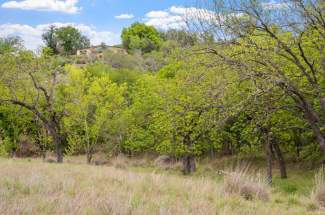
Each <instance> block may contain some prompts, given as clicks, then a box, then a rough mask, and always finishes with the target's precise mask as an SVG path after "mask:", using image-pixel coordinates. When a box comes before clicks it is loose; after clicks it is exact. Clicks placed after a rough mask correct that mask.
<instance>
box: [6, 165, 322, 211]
mask: <svg viewBox="0 0 325 215" xmlns="http://www.w3.org/2000/svg"><path fill="white" fill-rule="evenodd" d="M277 198H282V203H278V201H275V200H272V199H271V200H270V201H268V202H264V201H260V200H254V201H247V200H245V199H243V198H241V197H240V196H237V195H232V194H227V193H225V192H224V188H223V183H222V182H221V181H220V182H218V181H216V180H213V179H211V178H195V177H183V176H177V175H165V174H154V173H135V172H130V171H128V170H126V169H118V168H114V167H106V166H89V165H80V164H49V163H42V162H40V161H34V160H32V161H22V160H16V161H13V160H1V159H0V214H5V215H16V214H17V215H18V214H19V215H20V214H42V215H43V214H45V215H46V214H51V215H52V214H58V215H59V214H60V215H62V214H73V215H74V214H78V215H79V214H95V215H96V214H109V215H110V214H112V215H115V214H116V215H117V214H118V215H128V214H132V215H156V214H162V215H169V214H170V215H177V214H186V215H188V214H189V215H190V214H195V215H200V214H202V215H209V214H214V215H215V214H218V215H223V214H224V215H226V214H227V215H232V214H244V215H245V214H246V215H251V214H252V215H254V214H259V215H260V214H269V215H272V214H276V215H278V214H281V215H289V214H290V215H294V214H297V215H298V214H299V215H301V214H320V212H319V211H317V210H316V209H315V210H309V209H308V208H307V207H306V206H305V205H294V206H292V207H291V206H288V204H287V203H285V201H286V198H285V196H283V197H277Z"/></svg>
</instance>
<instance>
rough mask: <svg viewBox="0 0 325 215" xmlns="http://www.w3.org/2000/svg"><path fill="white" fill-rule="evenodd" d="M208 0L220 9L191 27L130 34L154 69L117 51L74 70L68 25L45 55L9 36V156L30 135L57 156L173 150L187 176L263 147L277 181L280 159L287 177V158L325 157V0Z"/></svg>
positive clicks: (0, 70)
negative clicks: (202, 165)
mask: <svg viewBox="0 0 325 215" xmlns="http://www.w3.org/2000/svg"><path fill="white" fill-rule="evenodd" d="M210 2H211V3H213V4H211V5H218V7H212V8H209V7H208V6H209V5H210V4H208V5H203V6H204V7H203V9H202V10H201V13H199V14H195V16H194V15H193V14H191V15H190V16H189V17H188V19H189V20H188V23H189V24H188V29H189V30H175V29H174V30H169V31H166V32H159V31H158V30H156V29H155V28H153V27H151V26H146V25H144V24H141V23H135V24H133V25H132V26H130V27H128V28H125V29H124V30H123V32H122V36H121V38H122V42H123V44H122V45H123V46H124V48H125V49H126V50H127V51H128V52H129V54H128V55H127V59H131V60H134V59H136V60H135V61H138V59H140V58H141V59H144V61H145V62H146V63H147V64H150V65H151V66H150V67H148V68H154V69H148V70H143V69H141V67H133V66H129V65H130V64H128V63H126V62H125V61H119V62H120V63H119V64H118V65H119V66H115V65H116V64H113V63H112V59H113V58H114V56H112V55H108V54H107V56H108V57H107V58H109V59H110V61H97V62H93V63H91V64H88V65H86V66H85V67H82V68H80V67H78V66H75V65H73V63H71V58H70V57H69V55H66V53H73V51H71V50H72V49H70V48H71V47H74V50H75V47H79V46H78V45H72V44H70V43H69V42H68V41H69V40H67V42H64V40H65V39H64V37H63V36H62V35H63V34H64V33H62V32H61V33H60V31H65V30H69V31H70V30H71V29H70V28H68V29H64V30H62V29H55V28H50V29H49V30H48V31H47V32H46V33H45V34H44V35H43V38H44V40H45V41H47V43H46V45H47V48H50V49H52V51H51V52H46V51H43V52H42V54H41V55H35V54H34V53H32V52H30V51H26V50H24V49H23V48H22V47H21V43H19V42H15V41H14V42H12V40H8V38H7V39H1V40H0V77H1V78H0V92H1V93H0V103H1V105H0V137H1V144H0V154H1V153H2V154H6V155H10V154H13V153H14V152H17V151H19V142H20V141H21V139H22V136H24V137H25V138H27V139H28V140H29V142H31V143H32V144H33V145H35V146H36V148H37V149H38V151H39V152H40V153H44V152H45V151H47V150H54V151H55V152H56V155H57V161H58V162H63V157H64V155H65V154H86V157H87V161H88V163H91V162H92V158H93V155H94V154H95V153H96V152H105V153H106V154H107V156H115V155H118V154H121V153H123V154H126V155H128V156H131V157H132V156H141V155H143V154H146V153H151V154H164V155H169V156H171V157H172V158H175V159H180V160H182V162H183V172H184V173H185V174H190V173H192V172H194V171H195V169H196V160H197V159H199V158H204V157H220V156H224V155H238V154H248V155H259V154H264V155H265V158H266V164H267V167H268V179H269V182H270V183H271V182H272V164H273V159H276V161H277V163H278V164H279V167H280V173H281V177H282V178H286V177H287V171H286V162H285V161H286V159H288V158H291V159H295V160H297V161H301V160H312V161H315V162H318V161H319V162H322V161H324V151H325V133H324V122H325V118H324V114H325V112H324V111H325V99H324V93H325V92H324V80H325V79H324V78H325V76H324V74H325V72H324V71H325V70H324V65H325V64H324V57H325V55H324V47H325V40H324V39H325V37H324V35H325V27H324V26H325V24H324V20H325V14H324V4H323V3H322V2H321V1H311V0H310V1H309V0H308V1H300V0H299V1H298V0H291V1H283V2H282V1H279V2H277V3H276V4H277V10H274V7H275V6H274V5H273V7H271V6H270V5H266V4H264V3H263V2H259V1H252V0H248V1H241V2H238V1H234V2H229V1H227V2H223V1H220V0H212V1H210ZM280 6H281V9H279V7H280ZM202 11H203V12H202ZM207 12H209V14H210V16H208V17H209V19H207V18H206V17H207V16H202V13H207ZM211 14H212V15H211ZM79 33H80V32H79ZM60 35H61V36H60ZM78 38H80V41H83V42H84V43H83V44H84V45H82V47H85V46H89V42H85V41H88V40H87V39H85V38H83V37H82V35H81V36H80V35H79V37H78ZM16 41H19V40H16ZM51 41H52V42H51ZM53 41H54V42H53ZM57 41H61V42H57ZM73 41H76V40H75V39H74V40H73ZM53 44H54V45H53ZM58 44H60V45H62V46H63V47H65V45H67V44H68V45H67V47H70V48H67V49H66V48H63V49H62V50H64V51H63V52H60V51H57V50H60V48H59V49H57V48H58V46H60V45H58ZM78 44H79V43H78ZM2 47H4V48H2ZM8 47H9V48H8ZM139 55H140V57H139ZM115 57H116V56H115ZM122 58H123V60H125V59H126V57H122ZM124 65H126V66H124ZM131 65H133V64H131Z"/></svg>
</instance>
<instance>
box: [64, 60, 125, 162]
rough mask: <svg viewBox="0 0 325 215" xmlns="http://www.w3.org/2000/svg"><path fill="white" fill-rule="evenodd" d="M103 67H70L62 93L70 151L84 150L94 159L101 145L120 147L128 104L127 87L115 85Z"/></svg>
mask: <svg viewBox="0 0 325 215" xmlns="http://www.w3.org/2000/svg"><path fill="white" fill-rule="evenodd" d="M99 68H100V67H99V66H96V65H95V69H94V68H91V67H90V68H88V69H84V70H83V69H78V68H75V67H68V68H67V72H68V83H67V84H66V85H65V86H64V87H63V90H62V92H63V95H64V97H65V100H66V105H65V110H66V113H67V117H65V118H64V127H65V129H66V130H67V131H68V140H69V146H70V148H69V149H70V152H73V151H77V150H78V149H82V150H83V151H84V152H86V153H87V155H89V156H91V155H92V154H93V153H94V152H95V150H96V146H98V145H99V144H114V143H115V144H119V141H116V139H118V137H119V135H121V134H122V133H123V128H122V127H121V126H120V123H119V118H120V116H121V112H122V111H123V108H124V105H125V99H124V93H125V91H126V85H124V84H122V85H117V84H116V83H113V82H112V81H111V80H110V78H109V75H108V73H105V72H101V70H98V69H99ZM92 71H95V72H92ZM113 148H119V147H118V146H116V147H113Z"/></svg>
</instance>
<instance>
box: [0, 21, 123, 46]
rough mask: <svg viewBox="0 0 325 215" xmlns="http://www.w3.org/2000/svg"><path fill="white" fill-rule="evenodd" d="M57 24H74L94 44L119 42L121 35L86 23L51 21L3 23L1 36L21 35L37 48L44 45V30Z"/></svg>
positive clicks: (58, 25) (0, 29)
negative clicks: (45, 22)
mask: <svg viewBox="0 0 325 215" xmlns="http://www.w3.org/2000/svg"><path fill="white" fill-rule="evenodd" d="M51 25H55V26H57V27H63V26H68V25H71V26H74V27H75V28H77V29H79V30H80V31H81V33H82V34H83V35H85V36H87V37H88V38H89V39H90V42H91V43H92V44H93V45H99V44H101V43H102V42H104V43H106V44H109V45H112V44H117V43H118V42H119V35H117V34H114V33H111V32H109V31H97V30H96V29H95V28H94V27H91V26H87V25H84V24H75V23H51V24H43V25H37V26H30V25H21V24H2V25H0V37H8V36H20V37H21V38H22V39H23V40H24V41H25V46H26V48H28V49H31V50H37V49H38V48H39V47H40V46H42V45H44V44H43V41H42V34H43V32H44V31H45V30H46V29H48V28H49V26H51Z"/></svg>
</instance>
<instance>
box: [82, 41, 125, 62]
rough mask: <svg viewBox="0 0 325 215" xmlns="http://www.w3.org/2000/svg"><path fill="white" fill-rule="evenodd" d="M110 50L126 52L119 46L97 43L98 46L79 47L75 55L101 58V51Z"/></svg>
mask: <svg viewBox="0 0 325 215" xmlns="http://www.w3.org/2000/svg"><path fill="white" fill-rule="evenodd" d="M106 50H108V51H111V52H113V53H116V54H118V53H126V51H125V50H124V49H123V48H121V47H117V46H107V45H105V44H102V45H98V46H91V47H89V48H86V49H79V50H77V56H78V57H88V58H93V57H96V58H100V59H101V58H103V53H104V51H106Z"/></svg>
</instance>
